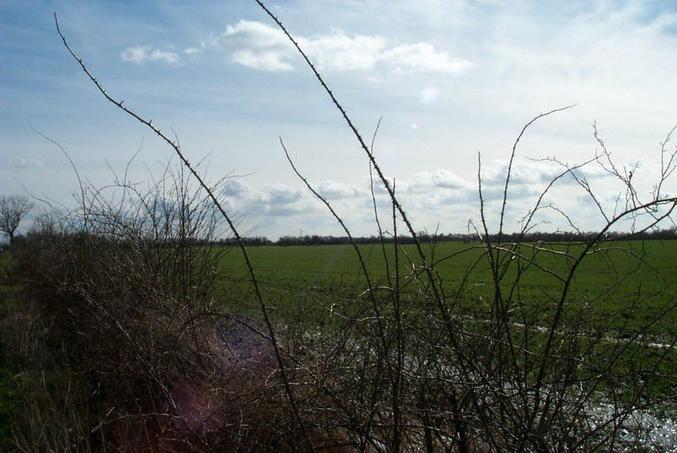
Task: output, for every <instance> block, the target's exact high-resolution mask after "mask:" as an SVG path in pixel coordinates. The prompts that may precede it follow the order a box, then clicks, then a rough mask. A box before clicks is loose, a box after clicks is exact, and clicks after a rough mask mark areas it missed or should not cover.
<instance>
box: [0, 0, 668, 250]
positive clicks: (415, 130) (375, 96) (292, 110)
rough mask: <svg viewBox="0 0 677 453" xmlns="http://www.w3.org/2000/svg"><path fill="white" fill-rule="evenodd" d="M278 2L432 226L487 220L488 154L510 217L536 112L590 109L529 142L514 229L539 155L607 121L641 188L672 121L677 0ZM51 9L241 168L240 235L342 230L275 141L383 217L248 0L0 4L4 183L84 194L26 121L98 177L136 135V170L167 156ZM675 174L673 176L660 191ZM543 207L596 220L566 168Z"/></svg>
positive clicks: (233, 196) (584, 154) (120, 158)
mask: <svg viewBox="0 0 677 453" xmlns="http://www.w3.org/2000/svg"><path fill="white" fill-rule="evenodd" d="M268 4H269V6H270V8H271V9H273V10H274V11H275V13H276V14H277V15H278V16H279V17H280V19H281V20H282V21H283V22H284V23H285V24H286V25H287V26H288V28H289V30H290V31H291V32H292V33H293V34H294V35H295V36H296V37H297V38H298V39H299V41H300V43H301V44H302V46H303V47H304V48H305V49H306V50H307V51H308V53H309V55H310V57H311V59H312V60H313V61H314V62H316V63H317V65H318V66H319V68H320V70H321V72H322V73H323V74H324V75H325V77H326V79H327V81H328V82H329V84H330V85H331V86H332V88H333V89H334V91H335V92H336V94H337V95H338V97H339V99H340V100H341V101H342V102H343V103H344V105H345V107H346V109H347V110H348V112H349V114H351V116H352V117H353V119H354V120H355V123H356V125H357V126H358V128H359V130H360V131H361V132H362V133H363V135H365V136H367V137H370V136H371V134H372V132H373V130H374V127H375V126H376V123H377V121H378V119H379V117H381V116H383V123H382V127H381V130H380V133H379V136H378V138H377V141H376V155H377V157H378V158H379V159H380V162H381V164H382V167H383V169H384V171H385V173H386V174H387V175H388V177H390V178H396V179H397V181H398V187H400V193H401V195H402V198H403V200H404V204H405V207H407V208H408V209H409V211H410V215H411V217H412V218H413V220H414V223H415V225H416V227H417V228H418V229H428V230H434V229H436V228H438V226H439V229H440V231H443V232H452V231H453V232H465V231H467V224H468V220H469V219H477V189H476V186H477V184H476V172H477V153H478V152H481V154H482V159H483V167H484V172H485V177H484V181H485V185H486V192H487V194H488V196H489V198H490V202H489V206H488V209H489V212H490V213H495V211H496V209H497V208H498V203H497V198H498V197H497V194H498V193H499V190H500V186H501V178H502V176H501V175H502V172H503V170H504V166H505V161H506V159H507V158H508V157H509V153H510V149H511V145H512V142H513V141H514V139H515V137H516V135H517V134H518V132H519V130H520V129H521V127H522V125H523V124H524V123H525V122H526V121H528V120H529V119H530V118H531V117H533V116H534V115H536V114H538V113H540V112H543V111H547V110H550V109H552V108H555V107H560V106H564V105H569V104H577V107H576V108H575V109H572V110H568V111H566V112H562V113H559V114H557V115H554V116H551V117H549V118H546V119H544V120H543V121H541V122H539V123H537V124H536V125H535V126H534V127H533V129H531V130H530V132H529V134H528V135H527V136H526V137H525V139H524V140H523V142H522V146H521V148H520V151H519V154H518V160H517V167H516V170H515V171H516V173H515V175H516V177H515V185H514V186H513V191H512V192H511V198H510V200H511V207H512V209H511V210H510V211H509V216H508V227H509V229H515V228H517V227H518V226H519V225H518V223H517V220H518V219H519V218H520V217H521V216H522V215H524V213H525V212H526V211H527V210H528V207H529V206H530V205H531V204H533V202H534V201H535V197H536V196H537V195H538V193H539V191H540V190H542V189H543V188H544V187H545V183H546V182H547V178H548V177H549V176H551V175H553V174H554V172H555V169H554V168H553V166H552V165H546V164H544V163H535V162H534V161H532V160H529V159H527V157H529V158H535V159H539V158H543V157H547V156H557V157H558V158H559V159H560V160H561V161H563V162H567V163H570V164H573V163H576V162H581V161H583V160H585V159H587V158H589V157H591V156H592V155H593V154H594V153H595V150H596V147H597V143H596V142H595V140H594V138H593V135H592V127H591V125H592V123H593V121H595V120H596V121H597V122H598V126H599V128H600V131H601V134H602V136H603V137H604V139H605V142H606V144H607V146H608V148H609V150H610V151H611V152H612V153H613V156H614V158H615V159H616V160H617V162H618V163H619V164H620V165H621V166H622V165H627V166H630V165H633V164H634V163H636V162H638V163H639V165H640V166H639V169H638V170H637V171H636V178H635V180H636V181H637V183H638V185H639V189H640V191H641V192H642V193H648V192H649V191H650V189H651V186H652V181H653V178H655V175H656V171H657V168H658V165H657V164H658V157H659V154H658V144H659V142H660V141H661V140H662V139H663V138H664V137H665V135H666V134H667V132H668V131H669V130H670V129H671V128H672V127H673V126H674V125H675V124H677V107H676V106H677V78H676V77H675V74H677V3H676V2H670V1H654V2H650V1H647V2H618V1H603V2H588V1H581V2H577V1H569V2H540V1H533V2H529V1H515V2H499V1H493V0H485V1H465V0H463V1H462V0H459V1H434V0H421V1H416V2H411V1H380V0H373V1H352V0H348V1H329V0H314V1H300V0H299V1H297V0H289V1H270V2H269V3H268ZM54 11H56V12H57V14H58V15H59V18H60V22H61V26H62V29H63V31H64V33H65V34H66V35H67V37H68V39H69V40H70V42H71V44H72V46H73V47H74V48H75V49H76V50H77V52H79V54H80V55H81V56H82V57H83V58H84V59H85V61H86V62H87V65H88V66H89V67H90V69H91V70H92V71H93V72H94V73H95V74H96V75H97V77H98V78H99V79H100V80H101V81H102V83H103V84H104V85H105V86H106V88H107V89H108V90H109V92H110V93H111V94H113V95H114V96H116V97H118V98H121V99H124V100H125V101H126V103H127V105H129V106H130V107H132V108H133V109H135V110H137V111H138V112H139V113H141V114H143V115H144V116H146V117H148V118H152V119H153V120H154V124H157V125H158V126H160V127H161V128H162V129H163V130H166V131H170V130H171V129H173V130H174V131H175V132H176V134H177V135H178V137H179V138H180V141H181V143H182V146H183V149H184V150H185V152H186V153H187V155H188V157H189V158H190V159H191V160H194V161H197V160H200V159H202V158H203V157H205V156H207V158H208V162H209V168H208V171H207V174H208V176H209V177H210V178H212V179H216V178H219V177H220V176H223V175H226V174H235V175H243V176H239V177H236V178H233V179H231V180H230V181H229V182H228V184H227V187H226V188H225V190H224V197H225V198H226V199H227V201H226V203H227V205H228V206H229V208H230V209H231V210H233V212H234V213H237V214H240V215H244V220H243V229H245V230H248V231H249V230H252V231H253V234H265V235H269V236H271V237H277V236H279V235H284V234H298V231H299V230H303V231H304V232H309V233H310V232H312V233H320V234H339V233H340V230H339V228H338V227H337V226H336V225H335V224H334V222H333V221H332V219H331V217H330V216H329V215H328V214H327V213H326V212H325V211H324V210H323V208H322V206H321V205H319V203H317V202H316V201H315V200H313V199H312V197H310V196H309V194H308V193H307V192H306V191H305V190H304V188H303V186H302V184H301V183H300V181H298V180H297V179H296V178H295V176H294V175H293V173H292V172H291V169H290V168H289V167H288V165H287V163H286V161H285V160H284V155H283V153H282V150H281V149H280V146H279V143H278V136H282V137H283V138H284V140H285V142H286V143H287V145H288V148H289V149H290V151H291V153H292V154H293V156H294V157H295V160H296V162H297V164H298V166H299V168H300V169H302V170H303V171H304V173H305V174H306V175H307V176H308V178H309V179H310V180H311V181H313V182H314V183H316V184H317V185H318V186H319V187H320V188H321V189H322V191H323V192H324V193H325V194H327V195H328V196H329V197H330V198H331V199H332V200H333V201H334V203H335V204H336V206H337V209H338V210H339V212H340V213H341V214H342V215H343V216H344V217H345V218H346V219H347V220H348V223H349V225H350V226H351V227H352V229H353V230H354V231H355V232H356V233H358V234H373V233H374V232H375V227H374V225H373V221H372V217H371V216H372V213H371V210H370V209H369V206H370V199H369V190H368V188H369V186H368V168H367V162H366V160H365V157H364V155H363V154H362V153H361V152H360V149H359V146H358V145H357V143H356V141H355V140H354V138H353V137H352V136H351V135H350V131H349V130H348V129H347V128H346V127H345V125H344V124H343V123H342V121H341V118H340V116H339V115H338V113H337V112H336V111H335V110H334V109H333V108H332V106H331V104H330V102H329V100H328V99H327V97H326V95H325V94H324V93H323V92H322V91H321V89H320V87H319V86H318V85H317V83H316V82H315V81H314V79H313V77H312V74H311V73H310V72H309V71H308V70H307V68H306V67H304V66H303V64H302V62H301V61H300V59H299V58H298V56H297V55H296V54H295V53H294V52H293V49H292V48H291V47H290V45H289V44H288V43H287V42H286V41H285V40H284V39H283V37H282V36H281V35H280V32H279V31H278V30H277V29H276V28H275V27H274V24H273V23H272V22H271V21H270V20H269V19H268V18H267V17H266V16H265V15H264V14H263V12H262V11H261V9H260V8H258V6H257V5H256V4H255V2H253V1H244V0H243V1H240V0H229V1H220V2H208V1H204V2H199V3H197V2H173V1H99V2H96V1H59V2H48V1H11V0H5V1H3V2H2V3H0V38H1V39H0V192H3V193H22V192H24V191H25V190H28V191H29V192H30V193H32V194H35V195H37V196H40V197H49V198H51V199H53V200H55V201H58V202H61V203H66V204H69V203H71V204H72V193H73V192H74V191H75V189H76V181H75V179H74V177H73V174H72V172H71V170H70V167H69V165H68V162H67V161H66V160H65V159H64V157H63V155H62V154H61V153H60V152H59V151H58V149H56V148H55V147H54V146H53V145H52V144H50V143H49V142H47V141H45V140H44V139H43V138H41V137H40V136H39V135H38V134H36V133H35V132H34V131H33V129H36V130H38V131H40V132H42V133H44V134H46V135H48V136H49V137H51V138H53V139H54V140H57V141H58V142H59V143H60V144H62V145H63V146H64V147H65V148H66V149H67V150H68V152H69V153H70V154H71V156H72V157H73V159H74V161H75V162H76V163H77V165H78V168H79V170H80V172H81V173H82V174H83V176H85V177H86V178H87V179H88V180H90V181H91V182H92V183H93V184H95V185H103V184H106V183H108V182H110V181H111V180H112V178H113V176H112V174H111V170H110V168H113V169H114V170H116V171H119V170H121V169H122V168H124V165H125V163H126V161H127V160H128V159H129V157H130V156H131V155H132V154H133V153H134V152H135V151H136V150H137V149H138V148H139V146H140V144H141V143H142V144H143V149H142V152H141V154H140V156H139V158H138V160H137V161H136V163H135V165H134V167H133V171H132V177H133V178H134V179H135V180H136V181H143V180H144V179H147V178H148V173H149V172H155V171H160V169H161V163H162V162H165V161H166V160H167V159H169V158H170V157H171V150H170V149H168V148H167V147H166V146H163V145H162V143H161V142H159V141H158V140H157V139H156V138H154V137H152V136H151V135H150V134H149V133H148V131H147V130H144V129H143V127H142V126H140V125H139V124H137V123H135V122H134V121H133V120H131V119H130V118H128V117H126V116H124V115H123V114H122V113H121V112H119V111H117V110H116V109H114V108H113V107H112V106H111V105H110V104H108V103H106V102H105V101H104V100H103V99H102V98H101V96H100V95H99V94H98V93H97V92H96V91H95V90H94V88H93V86H92V85H91V83H90V82H89V81H88V80H86V78H85V76H84V75H83V74H82V72H81V71H79V69H78V67H77V66H76V64H75V63H74V62H73V61H72V59H71V58H70V57H69V55H68V54H67V53H66V51H65V49H64V48H63V46H62V45H61V43H60V40H59V39H58V36H57V35H56V32H55V28H54V24H53V18H52V13H53V12H54ZM673 143H674V142H673ZM672 146H673V147H674V144H673V145H672ZM109 166H110V168H109ZM586 176H587V177H588V178H589V181H591V183H592V184H593V187H594V188H595V189H596V190H597V191H599V193H600V199H601V200H602V201H603V202H604V203H607V204H608V209H609V210H613V203H614V201H615V199H616V195H617V194H618V193H619V190H621V188H620V187H619V186H618V185H617V184H614V182H613V180H612V178H608V177H605V176H604V175H603V171H602V170H601V169H600V168H591V169H590V170H589V171H588V173H587V174H586ZM675 189H677V184H676V183H675V182H674V181H672V182H670V181H669V182H668V183H667V184H666V185H665V186H664V191H666V192H668V193H673V194H674V192H675ZM379 201H380V202H381V204H382V205H384V207H385V204H386V203H385V201H384V200H379ZM549 202H552V203H553V204H555V205H557V207H558V208H562V209H566V210H567V212H569V213H570V214H571V215H572V216H573V218H575V219H576V221H577V222H579V223H580V224H581V226H582V227H583V228H586V229H587V228H594V227H596V226H597V225H599V222H600V221H601V218H602V217H601V214H600V213H598V212H596V211H595V209H596V208H595V207H594V206H593V203H592V202H591V200H590V199H589V197H587V196H586V195H585V193H584V192H583V191H581V190H580V189H577V188H576V186H575V185H574V184H572V183H571V182H570V181H569V182H564V183H563V184H561V186H558V187H557V188H556V190H555V191H554V192H553V195H552V200H549ZM541 221H543V222H547V223H545V224H544V225H543V226H542V228H541V229H556V228H559V227H565V226H566V225H564V224H563V223H562V222H563V220H562V218H560V217H558V216H557V215H556V213H554V211H553V212H551V213H546V212H544V213H543V218H542V219H541Z"/></svg>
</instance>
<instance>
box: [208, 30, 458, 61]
mask: <svg viewBox="0 0 677 453" xmlns="http://www.w3.org/2000/svg"><path fill="white" fill-rule="evenodd" d="M295 38H296V39H297V40H298V42H299V44H300V45H301V47H302V48H303V49H304V51H305V52H306V53H307V54H308V56H309V57H310V58H311V60H313V62H314V63H316V64H317V65H318V67H319V68H320V69H321V70H325V71H335V72H348V71H371V70H384V71H393V72H400V73H412V72H432V73H447V74H456V73H460V72H462V71H464V70H465V69H467V68H469V67H470V66H471V63H470V62H469V61H468V60H465V59H463V58H457V57H453V56H451V55H450V54H449V53H448V52H445V51H442V50H438V49H436V48H435V47H434V46H433V45H432V44H430V43H426V42H418V43H411V44H409V43H405V44H398V45H392V44H391V43H390V42H389V41H388V39H386V38H385V37H383V36H379V35H360V34H349V33H347V32H345V31H343V30H340V29H334V30H332V31H331V32H330V33H328V34H323V35H315V36H296V37H295ZM214 45H216V46H220V47H223V48H226V49H228V50H230V51H231V52H232V55H231V61H232V62H233V63H237V64H241V65H243V66H247V67H250V68H252V69H257V70H263V71H289V70H292V69H294V63H295V61H296V60H295V58H296V52H295V50H294V49H293V48H292V46H291V44H290V43H289V41H288V39H287V38H286V36H285V35H284V34H283V33H282V32H281V31H280V30H278V29H277V28H274V27H272V26H269V25H266V24H264V23H262V22H257V21H247V20H241V21H239V22H238V23H237V24H235V25H228V26H227V27H226V31H225V32H224V33H223V34H221V35H220V36H219V37H218V38H216V39H215V40H214Z"/></svg>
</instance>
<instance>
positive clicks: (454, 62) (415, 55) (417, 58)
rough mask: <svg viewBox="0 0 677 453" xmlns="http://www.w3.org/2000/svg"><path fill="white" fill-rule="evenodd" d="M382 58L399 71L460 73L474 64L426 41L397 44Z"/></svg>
mask: <svg viewBox="0 0 677 453" xmlns="http://www.w3.org/2000/svg"><path fill="white" fill-rule="evenodd" d="M381 60H382V61H383V62H384V63H385V64H386V65H388V66H390V67H392V68H393V69H394V70H395V71H397V72H442V73H448V74H458V73H460V72H462V71H464V70H465V69H468V68H469V67H470V66H472V65H471V63H470V62H469V61H468V60H464V59H463V58H453V57H452V56H451V55H449V54H448V53H446V52H440V51H438V50H435V47H433V45H432V44H429V43H425V42H419V43H416V44H404V45H401V46H397V47H395V48H394V49H392V50H389V51H387V52H385V53H384V54H383V55H382V56H381Z"/></svg>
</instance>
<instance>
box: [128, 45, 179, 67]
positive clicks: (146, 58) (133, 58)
mask: <svg viewBox="0 0 677 453" xmlns="http://www.w3.org/2000/svg"><path fill="white" fill-rule="evenodd" d="M187 53H188V52H187ZM120 57H121V58H122V61H127V62H129V63H134V64H137V65H140V64H143V63H146V62H158V63H165V64H168V65H171V66H177V65H179V64H180V62H181V57H179V54H177V53H175V52H171V51H167V50H160V49H155V48H153V47H150V46H134V47H128V48H127V49H125V50H124V52H122V54H121V56H120Z"/></svg>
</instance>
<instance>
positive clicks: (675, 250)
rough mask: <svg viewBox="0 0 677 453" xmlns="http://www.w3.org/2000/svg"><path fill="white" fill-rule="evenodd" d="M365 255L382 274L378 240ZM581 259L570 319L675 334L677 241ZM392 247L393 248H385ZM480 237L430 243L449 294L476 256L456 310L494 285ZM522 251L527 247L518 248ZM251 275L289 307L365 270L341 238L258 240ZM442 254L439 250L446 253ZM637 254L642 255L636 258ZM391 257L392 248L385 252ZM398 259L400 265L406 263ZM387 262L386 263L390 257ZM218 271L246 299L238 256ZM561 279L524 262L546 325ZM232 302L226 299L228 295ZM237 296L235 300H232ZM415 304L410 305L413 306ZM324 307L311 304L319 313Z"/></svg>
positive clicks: (479, 306) (315, 299)
mask: <svg viewBox="0 0 677 453" xmlns="http://www.w3.org/2000/svg"><path fill="white" fill-rule="evenodd" d="M360 248H361V250H362V252H363V254H364V256H365V257H366V258H367V265H368V268H369V270H370V272H371V274H372V276H373V279H374V281H375V282H376V284H384V283H385V282H386V275H385V265H384V260H383V255H382V252H381V250H380V246H378V245H362V246H360ZM556 249H557V250H559V251H568V252H569V253H572V254H575V253H580V252H581V251H582V247H581V246H579V245H561V246H557V247H556ZM605 249H606V250H604V252H602V251H600V252H599V253H595V254H593V255H591V256H590V257H588V258H586V260H584V261H583V263H582V265H581V266H580V267H579V269H578V271H577V274H576V276H575V278H574V281H573V284H572V288H571V294H570V296H569V302H568V304H567V305H566V308H567V309H566V310H565V316H567V317H569V318H571V319H573V318H575V317H577V316H578V315H579V314H580V312H581V310H585V313H586V315H585V316H586V319H585V322H586V323H587V324H588V326H589V329H591V330H594V329H596V328H611V329H612V330H614V331H617V332H618V334H619V335H627V334H628V332H632V331H634V330H636V329H637V328H639V327H640V326H643V325H644V324H646V323H647V322H648V321H653V324H652V325H651V327H650V328H649V330H648V331H647V333H648V334H651V335H653V336H655V337H661V338H670V337H674V336H675V335H677V310H672V311H670V312H669V313H667V314H666V315H664V316H662V315H661V314H662V313H663V312H664V311H665V310H666V309H668V308H669V306H670V304H674V303H675V300H674V295H675V294H677V280H676V279H675V278H674V275H677V241H645V242H640V241H627V242H623V243H615V244H613V245H611V246H609V247H605ZM404 250H405V252H407V253H408V255H409V256H412V257H413V256H415V253H414V250H413V246H404ZM388 253H389V254H392V251H391V250H388ZM482 253H483V250H482V249H481V248H480V247H479V244H478V243H477V244H475V243H463V242H443V243H439V244H437V245H436V246H435V248H434V250H433V249H430V248H429V249H428V254H429V256H434V258H435V259H436V260H438V264H437V265H436V269H437V271H438V272H439V274H440V277H441V280H442V281H443V282H444V287H445V290H446V292H447V293H448V294H453V292H454V291H455V290H456V289H457V288H458V286H459V284H460V282H461V279H462V278H463V276H464V274H465V272H466V271H467V270H468V269H470V268H471V267H472V266H473V265H474V263H475V262H477V261H478V259H479V260H480V262H479V264H478V265H477V266H476V267H475V268H474V269H472V271H471V272H470V275H469V278H468V281H467V284H466V286H465V290H464V292H463V295H462V297H461V298H460V300H459V302H458V305H457V306H456V308H458V310H459V312H461V313H466V314H472V315H473V316H479V317H482V316H484V315H486V310H485V309H486V308H487V307H488V305H487V304H485V303H484V301H487V300H490V298H491V297H492V296H493V291H494V289H493V286H492V280H491V275H490V270H489V266H488V265H487V261H486V259H481V255H482ZM522 253H524V254H526V253H532V252H531V251H530V250H529V249H527V248H523V249H522ZM250 255H251V258H252V261H253V263H254V266H255V269H256V272H257V275H258V276H259V279H260V281H261V283H262V285H263V287H264V288H265V290H266V292H267V294H268V297H267V298H268V299H269V301H270V302H271V303H272V304H273V305H274V306H276V307H277V309H278V310H292V311H293V310H295V309H298V308H299V307H300V306H304V308H306V309H312V308H318V307H322V306H328V305H330V304H332V303H334V302H336V301H337V300H341V299H350V298H352V297H354V296H355V295H356V294H357V293H358V292H360V291H361V290H363V289H364V288H365V284H364V277H363V274H362V272H361V270H360V268H359V264H358V260H357V258H356V256H355V253H354V251H353V250H352V248H351V247H350V246H347V245H323V246H286V247H281V246H260V247H252V248H250ZM450 256H451V258H448V259H445V257H450ZM638 256H640V257H641V259H638ZM389 258H390V260H391V263H392V256H390V257H389ZM402 261H404V262H403V263H402V272H407V271H408V270H410V269H411V265H410V264H409V263H407V262H406V260H402ZM535 261H536V262H537V263H538V265H540V266H541V267H542V268H545V269H548V270H550V271H553V272H556V273H558V274H560V275H562V276H564V275H566V271H567V270H568V263H567V260H566V259H565V258H562V257H561V256H556V255H552V254H545V253H540V254H538V255H537V256H536V258H535ZM391 266H392V264H391ZM221 272H222V275H221V278H220V279H219V282H220V283H219V284H220V290H221V293H222V294H223V295H224V296H225V297H224V299H227V300H230V301H247V300H249V299H251V290H250V284H249V281H248V276H247V275H246V272H245V271H244V266H243V263H242V259H241V257H240V256H239V255H238V254H236V253H229V254H227V255H226V256H225V257H224V259H223V261H222V267H221ZM511 277H514V272H508V274H507V275H506V277H505V278H504V282H505V285H504V288H503V289H504V291H506V290H508V289H509V284H510V283H511V282H512V278H511ZM561 288H562V283H561V282H560V281H558V280H557V279H556V278H554V277H552V276H550V275H548V274H547V273H545V272H543V271H541V270H538V269H536V268H535V267H532V268H530V269H529V270H528V271H527V272H526V273H525V275H524V276H523V279H522V281H521V284H520V295H521V298H522V301H523V302H524V303H525V304H526V305H527V306H528V307H529V310H528V311H529V313H530V316H534V317H535V318H536V320H537V321H538V322H539V323H542V324H543V325H547V322H548V320H549V319H550V318H551V316H552V311H553V308H554V304H555V303H554V301H553V300H551V299H550V297H551V296H552V295H557V294H559V292H560V290H561ZM231 303H232V302H231ZM237 303H239V302H237ZM412 308H413V307H412ZM322 312H323V310H322V309H319V310H317V314H318V316H321V313H322Z"/></svg>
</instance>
